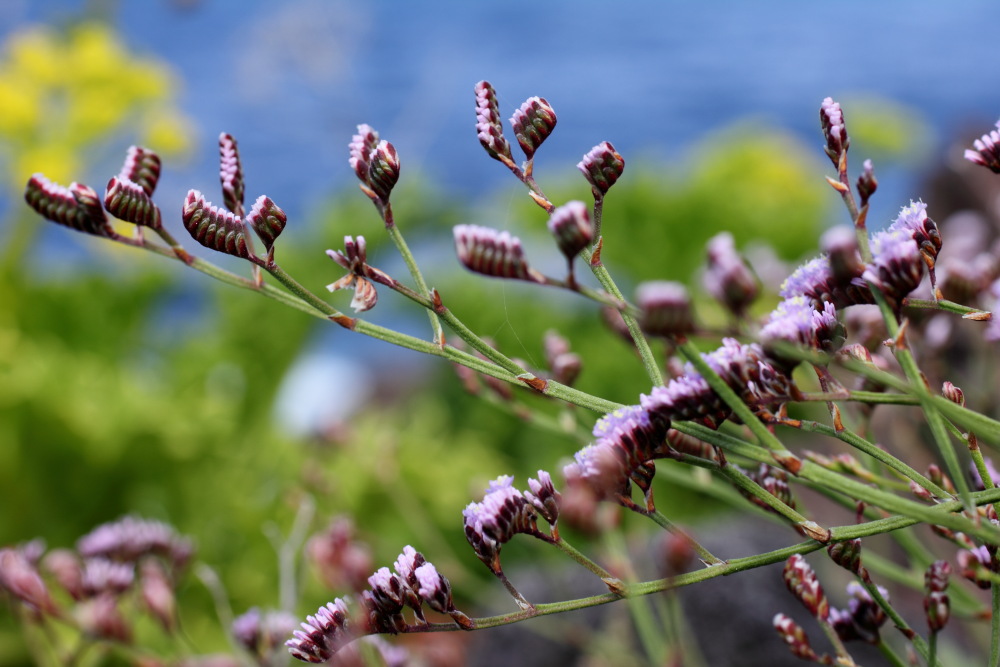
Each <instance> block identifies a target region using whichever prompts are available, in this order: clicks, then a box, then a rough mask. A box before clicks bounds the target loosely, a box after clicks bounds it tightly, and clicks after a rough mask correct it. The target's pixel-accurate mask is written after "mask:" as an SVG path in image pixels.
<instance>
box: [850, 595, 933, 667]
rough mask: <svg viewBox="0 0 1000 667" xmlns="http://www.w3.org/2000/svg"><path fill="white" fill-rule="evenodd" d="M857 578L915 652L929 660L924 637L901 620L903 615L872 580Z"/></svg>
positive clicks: (930, 653)
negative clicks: (910, 643)
mask: <svg viewBox="0 0 1000 667" xmlns="http://www.w3.org/2000/svg"><path fill="white" fill-rule="evenodd" d="M858 580H859V581H860V582H861V585H862V586H864V587H865V590H866V591H868V594H869V595H870V596H871V597H872V600H874V601H875V604H877V605H878V606H879V607H880V608H881V609H882V611H884V612H885V615H886V616H888V617H889V618H890V619H891V620H892V622H893V624H895V626H896V628H897V629H898V630H899V631H900V632H902V633H903V636H904V637H906V638H907V639H909V640H910V641H911V642H912V643H913V648H915V649H916V650H917V653H919V654H920V655H921V657H923V659H924V660H928V661H929V660H930V657H929V656H931V655H932V651H931V650H930V648H929V647H928V646H927V642H925V641H924V638H923V637H921V636H920V635H918V634H917V633H916V632H914V630H913V629H912V628H911V627H910V626H909V625H908V624H907V623H906V621H904V620H903V617H902V616H900V615H899V612H898V611H896V608H895V607H893V606H892V605H891V604H889V601H888V600H886V599H885V597H884V596H883V595H882V593H881V592H879V590H878V586H876V585H875V583H874V582H873V581H871V580H870V579H868V578H866V577H858ZM933 641H934V633H931V642H933Z"/></svg>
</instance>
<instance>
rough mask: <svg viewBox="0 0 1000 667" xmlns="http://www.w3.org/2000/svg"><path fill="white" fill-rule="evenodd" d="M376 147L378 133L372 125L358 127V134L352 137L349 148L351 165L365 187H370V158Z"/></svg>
mask: <svg viewBox="0 0 1000 667" xmlns="http://www.w3.org/2000/svg"><path fill="white" fill-rule="evenodd" d="M376 146H378V132H376V131H375V130H373V129H372V128H371V126H370V125H358V133H357V134H355V135H354V136H353V137H351V143H350V144H349V146H348V149H349V150H350V153H351V157H350V159H349V163H350V165H351V169H353V170H354V173H355V174H356V175H357V177H358V180H360V181H361V183H362V184H364V185H368V156H369V155H371V152H372V151H373V150H375V147H376Z"/></svg>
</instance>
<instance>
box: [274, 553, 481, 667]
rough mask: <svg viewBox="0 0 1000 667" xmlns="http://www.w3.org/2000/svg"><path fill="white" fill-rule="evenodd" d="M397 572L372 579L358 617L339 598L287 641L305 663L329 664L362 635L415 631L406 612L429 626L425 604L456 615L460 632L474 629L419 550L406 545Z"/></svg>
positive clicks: (445, 582)
mask: <svg viewBox="0 0 1000 667" xmlns="http://www.w3.org/2000/svg"><path fill="white" fill-rule="evenodd" d="M394 569H395V572H392V571H390V570H389V568H387V567H383V568H379V570H378V571H376V572H375V573H374V574H373V575H371V576H370V577H368V585H369V588H368V590H364V591H362V592H361V595H360V600H359V601H358V602H357V607H358V609H357V610H356V611H355V613H353V614H352V613H351V611H350V609H349V607H348V599H347V598H336V599H335V600H334V601H333V602H329V603H327V604H326V605H324V606H322V607H320V608H319V610H318V611H317V612H316V614H315V615H313V616H307V617H306V620H305V622H304V623H302V624H301V626H302V629H301V630H296V631H295V632H294V633H293V635H292V638H291V639H289V640H288V641H287V642H285V645H286V646H287V647H288V650H289V652H290V653H291V654H292V655H293V656H294V657H296V658H298V659H299V660H302V661H304V662H313V663H320V662H326V661H327V660H330V659H331V658H332V657H333V656H334V654H335V653H337V651H339V650H340V649H341V648H343V647H344V646H346V645H347V644H349V643H350V642H352V641H354V640H355V639H357V638H358V637H360V636H363V635H368V634H373V633H391V634H395V633H398V632H406V631H408V630H410V629H411V628H413V627H414V624H413V623H410V622H408V621H407V620H406V618H405V617H404V615H403V611H404V609H405V608H410V609H411V610H412V611H413V614H414V618H415V621H416V625H417V626H426V625H427V620H426V618H425V617H424V611H423V605H425V604H426V605H427V606H428V607H429V608H430V609H432V610H433V611H436V612H438V613H440V614H446V615H448V616H450V617H451V619H452V620H453V621H454V622H455V623H456V624H457V625H458V627H461V628H465V629H469V628H471V627H472V622H471V621H470V620H469V618H468V617H467V616H466V615H465V614H463V613H462V612H460V611H459V610H458V609H456V608H455V604H454V602H453V601H452V595H451V584H450V583H449V582H448V580H447V579H446V578H445V577H444V576H442V575H441V574H440V573H438V571H437V568H435V567H434V565H433V564H431V563H429V562H428V561H427V560H426V559H425V558H424V556H423V554H421V553H420V552H419V551H417V550H416V549H414V548H413V547H411V546H409V545H408V546H406V547H405V548H404V549H403V553H402V554H400V556H399V558H397V559H396V562H395V564H394Z"/></svg>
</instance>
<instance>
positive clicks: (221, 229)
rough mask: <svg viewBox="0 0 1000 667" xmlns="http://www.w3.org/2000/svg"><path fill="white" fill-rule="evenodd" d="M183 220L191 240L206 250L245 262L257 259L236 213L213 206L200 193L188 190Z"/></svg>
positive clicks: (182, 213)
mask: <svg viewBox="0 0 1000 667" xmlns="http://www.w3.org/2000/svg"><path fill="white" fill-rule="evenodd" d="M181 220H182V221H183V222H184V228H185V229H187V230H188V233H189V234H191V237H192V238H193V239H194V240H195V241H197V242H198V243H200V244H202V245H203V246H205V247H206V248H211V249H212V250H216V251H218V252H222V253H226V254H227V255H234V256H236V257H242V258H244V259H251V258H254V257H255V256H254V255H253V254H252V253H251V252H250V248H249V246H248V244H247V236H246V229H245V228H244V227H243V222H242V221H241V220H240V219H239V218H238V217H237V216H236V215H234V214H233V213H231V212H229V211H226V210H224V209H220V208H219V207H217V206H212V205H211V204H210V203H209V202H208V201H206V200H205V197H204V196H203V195H202V194H201V193H200V192H198V191H197V190H190V191H188V194H187V197H186V198H185V199H184V208H183V209H182V211H181Z"/></svg>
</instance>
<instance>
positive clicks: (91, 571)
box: [80, 557, 135, 597]
mask: <svg viewBox="0 0 1000 667" xmlns="http://www.w3.org/2000/svg"><path fill="white" fill-rule="evenodd" d="M133 581H135V565H134V564H132V563H119V562H115V561H112V560H108V559H107V558H103V557H97V558H88V559H86V560H85V561H84V562H83V571H82V576H81V579H80V584H81V586H82V588H83V593H84V595H88V596H91V597H93V596H95V595H97V594H99V593H113V594H116V595H118V594H120V593H123V592H125V591H126V590H128V588H129V587H130V586H131V585H132V582H133Z"/></svg>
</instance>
